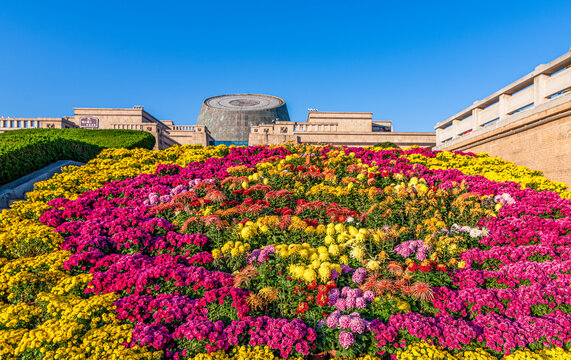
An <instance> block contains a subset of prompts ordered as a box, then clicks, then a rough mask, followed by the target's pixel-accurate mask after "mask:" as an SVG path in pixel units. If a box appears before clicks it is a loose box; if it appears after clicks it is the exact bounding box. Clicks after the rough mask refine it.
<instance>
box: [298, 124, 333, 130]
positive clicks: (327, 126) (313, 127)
mask: <svg viewBox="0 0 571 360" xmlns="http://www.w3.org/2000/svg"><path fill="white" fill-rule="evenodd" d="M293 131H294V132H336V131H337V124H307V123H306V124H304V123H296V124H295V126H294V129H293Z"/></svg>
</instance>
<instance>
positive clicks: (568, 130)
mask: <svg viewBox="0 0 571 360" xmlns="http://www.w3.org/2000/svg"><path fill="white" fill-rule="evenodd" d="M570 66H571V52H570V53H567V54H565V55H563V56H560V57H559V58H557V59H555V60H553V61H551V62H550V63H548V64H543V65H539V66H537V67H536V68H535V70H534V71H533V72H531V73H529V74H527V75H526V76H524V77H522V78H521V79H519V80H517V81H515V82H514V83H512V84H510V85H508V86H506V87H504V88H503V89H501V90H498V91H496V92H495V93H493V94H492V95H490V96H488V97H486V98H485V99H482V100H480V101H476V102H474V104H472V106H469V107H467V108H466V109H464V110H462V111H460V112H459V113H457V114H456V115H454V116H451V117H450V118H448V119H446V120H444V121H441V122H439V123H438V124H436V126H435V127H434V128H435V129H436V143H437V144H436V147H435V149H436V150H449V151H456V150H459V151H471V152H485V153H488V154H490V155H493V156H499V157H501V158H503V159H506V160H509V161H512V162H514V163H515V164H516V165H524V166H527V167H529V168H531V169H537V170H541V171H542V172H543V173H544V175H545V176H547V177H548V178H549V179H552V180H557V181H562V182H564V183H566V184H571V68H570Z"/></svg>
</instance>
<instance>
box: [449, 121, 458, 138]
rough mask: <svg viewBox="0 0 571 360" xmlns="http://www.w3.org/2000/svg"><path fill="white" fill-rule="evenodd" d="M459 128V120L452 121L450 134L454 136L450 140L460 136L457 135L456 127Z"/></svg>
mask: <svg viewBox="0 0 571 360" xmlns="http://www.w3.org/2000/svg"><path fill="white" fill-rule="evenodd" d="M459 126H460V120H458V119H454V120H452V126H451V128H452V130H453V132H452V133H453V134H454V136H453V137H452V138H455V137H456V136H458V135H460V134H458V127H459Z"/></svg>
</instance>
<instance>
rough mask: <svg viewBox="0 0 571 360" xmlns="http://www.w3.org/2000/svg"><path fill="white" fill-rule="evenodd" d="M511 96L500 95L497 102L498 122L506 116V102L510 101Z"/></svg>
mask: <svg viewBox="0 0 571 360" xmlns="http://www.w3.org/2000/svg"><path fill="white" fill-rule="evenodd" d="M510 97H511V95H508V94H502V95H500V100H499V118H500V120H503V119H505V117H506V116H508V102H509V100H510Z"/></svg>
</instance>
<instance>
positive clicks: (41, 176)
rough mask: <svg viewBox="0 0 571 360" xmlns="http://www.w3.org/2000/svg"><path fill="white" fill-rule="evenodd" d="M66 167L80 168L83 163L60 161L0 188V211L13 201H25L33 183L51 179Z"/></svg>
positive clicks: (32, 187)
mask: <svg viewBox="0 0 571 360" xmlns="http://www.w3.org/2000/svg"><path fill="white" fill-rule="evenodd" d="M68 165H76V166H80V165H83V163H80V162H77V161H72V160H60V161H57V162H55V163H53V164H50V165H48V166H46V167H44V168H42V169H40V170H37V171H34V172H33V173H31V174H28V175H26V176H23V177H21V178H19V179H17V180H14V181H12V182H11V183H8V184H6V185H2V186H0V210H2V209H7V208H9V207H10V205H12V203H13V202H14V201H19V200H25V199H26V193H27V192H29V191H32V190H34V184H35V183H37V182H39V181H44V180H47V179H49V178H51V177H52V176H54V174H57V173H60V172H61V168H62V167H64V166H68Z"/></svg>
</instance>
